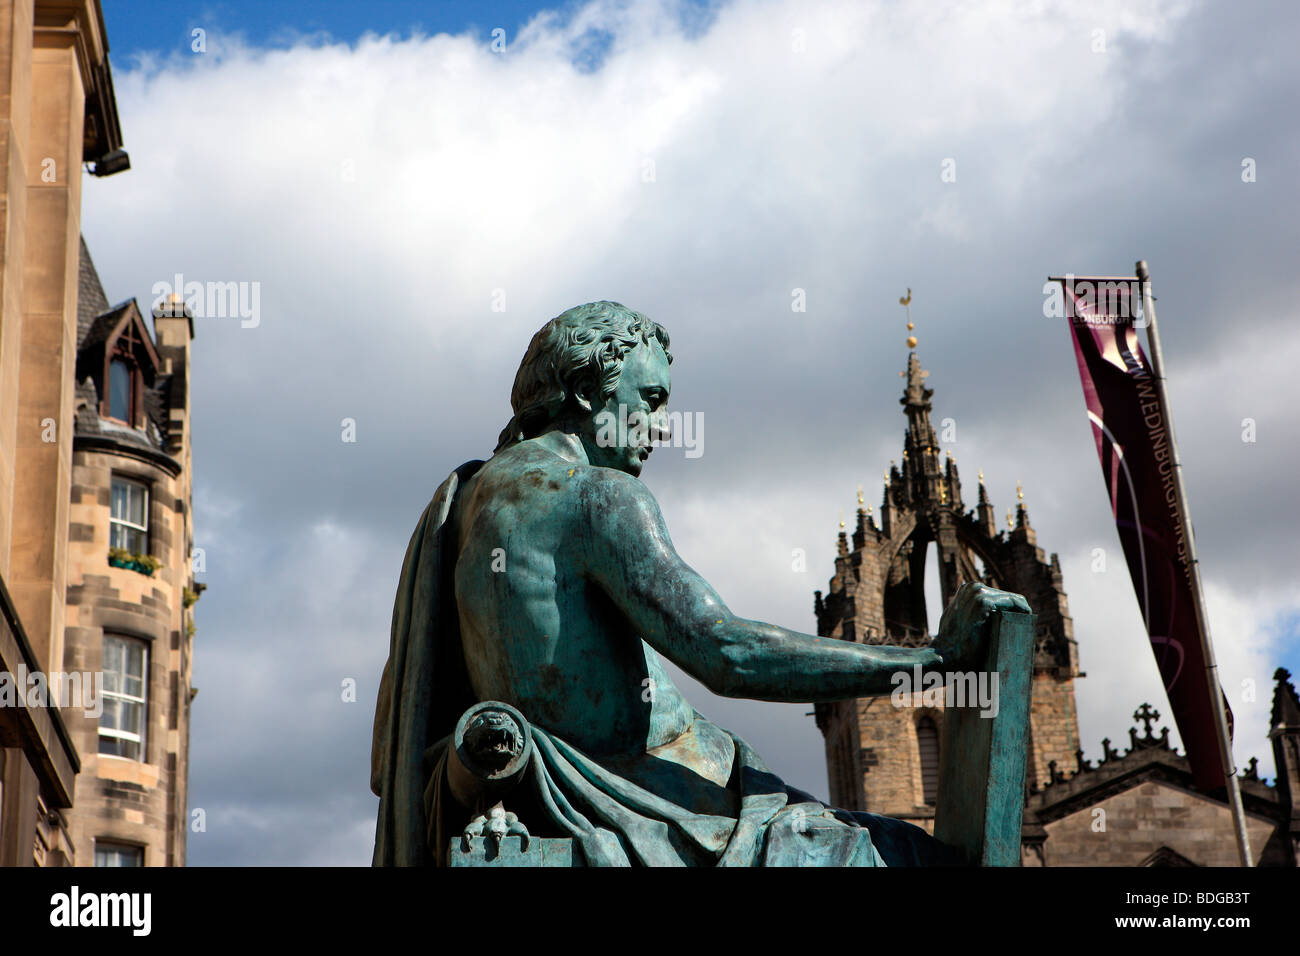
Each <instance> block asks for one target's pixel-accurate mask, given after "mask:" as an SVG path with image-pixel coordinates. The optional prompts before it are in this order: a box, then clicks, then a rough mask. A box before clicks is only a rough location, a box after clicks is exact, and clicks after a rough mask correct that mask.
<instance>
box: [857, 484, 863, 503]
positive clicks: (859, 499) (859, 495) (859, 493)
mask: <svg viewBox="0 0 1300 956" xmlns="http://www.w3.org/2000/svg"><path fill="white" fill-rule="evenodd" d="M858 507H859V508H861V507H862V486H861V485H858Z"/></svg>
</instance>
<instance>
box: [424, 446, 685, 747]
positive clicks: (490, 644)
mask: <svg viewBox="0 0 1300 956" xmlns="http://www.w3.org/2000/svg"><path fill="white" fill-rule="evenodd" d="M611 480H614V481H617V480H622V481H636V479H632V478H629V477H628V476H626V475H622V474H621V473H616V472H613V471H612V470H610V469H607V468H598V467H593V466H591V465H587V464H579V463H574V462H570V461H567V460H565V459H563V458H561V457H559V456H557V455H556V454H554V453H553V452H551V451H550V450H548V449H546V448H544V447H542V446H541V445H539V444H538V443H537V442H535V441H525V442H521V443H520V444H518V445H515V446H514V447H512V448H509V449H507V450H505V451H503V452H501V453H499V454H497V455H496V456H494V457H493V458H492V459H491V460H489V461H488V462H487V463H486V464H485V465H484V466H483V467H482V468H481V469H480V470H479V472H478V473H477V474H476V475H475V476H474V478H472V479H471V480H470V481H469V482H467V483H466V485H465V487H464V488H463V489H462V491H461V493H460V494H459V495H458V498H457V505H456V508H455V510H454V512H453V514H452V515H451V518H450V520H451V522H452V527H453V529H454V533H455V535H456V541H457V553H458V558H457V562H456V600H457V605H458V607H459V613H460V624H461V634H462V640H463V642H464V647H465V659H466V663H467V665H468V668H469V676H470V681H471V682H472V684H473V687H474V692H475V694H476V695H477V697H478V699H480V700H488V699H492V700H502V701H505V702H507V703H510V704H513V705H515V706H517V707H519V709H520V710H521V711H522V712H523V713H524V714H525V715H526V716H527V717H528V718H529V719H530V720H533V721H535V722H536V723H537V724H538V725H539V726H541V727H543V728H545V729H546V730H548V731H550V732H552V733H555V734H557V735H559V736H561V737H563V738H564V739H565V740H567V741H569V742H570V743H572V744H573V745H575V746H576V747H578V748H579V749H581V750H583V751H585V752H587V753H590V754H593V755H597V754H601V755H604V754H608V755H620V754H622V755H628V756H631V755H634V754H644V753H646V751H647V750H649V749H652V748H656V747H659V746H661V745H664V744H668V743H670V742H671V741H673V740H675V739H677V738H679V737H680V736H681V735H682V734H683V733H685V732H686V731H687V730H689V729H690V726H691V723H692V718H693V711H692V708H691V706H690V705H689V704H688V703H687V702H686V700H685V699H684V698H683V697H682V695H681V693H680V692H679V691H678V690H677V688H676V687H674V686H673V684H672V681H671V680H670V679H669V678H668V675H667V674H666V673H665V672H664V669H663V666H662V664H661V663H660V661H659V658H658V656H657V655H656V654H655V652H654V650H653V649H651V648H650V647H649V646H648V645H647V644H646V643H645V641H644V640H642V636H641V635H640V634H638V633H636V630H635V628H634V627H633V625H632V624H631V622H630V621H629V620H628V618H627V616H626V615H625V614H624V613H623V612H622V611H621V610H620V609H619V608H618V607H617V605H616V603H615V601H614V600H613V599H612V598H611V597H610V595H609V594H608V593H607V592H606V590H605V589H604V588H603V587H602V586H601V584H600V583H599V581H598V580H597V578H596V576H595V575H593V574H592V573H590V571H589V568H590V566H591V564H592V562H593V554H594V552H595V551H597V550H598V547H599V546H598V541H599V539H600V538H601V537H602V535H603V534H604V533H607V532H608V529H597V528H594V527H593V521H595V520H603V519H602V518H601V517H598V516H597V515H595V514H593V510H598V509H593V503H595V502H599V501H601V500H603V499H604V496H603V495H602V494H601V488H600V485H601V483H602V482H606V481H611ZM646 494H647V496H648V492H646ZM604 517H605V518H606V519H608V520H615V518H614V516H612V515H609V516H604Z"/></svg>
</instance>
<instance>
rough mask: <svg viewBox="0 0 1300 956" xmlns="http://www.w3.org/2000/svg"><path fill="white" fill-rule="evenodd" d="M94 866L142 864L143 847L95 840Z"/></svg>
mask: <svg viewBox="0 0 1300 956" xmlns="http://www.w3.org/2000/svg"><path fill="white" fill-rule="evenodd" d="M95 866H144V847H142V846H127V845H126V844H124V843H101V842H100V841H99V840H96V841H95Z"/></svg>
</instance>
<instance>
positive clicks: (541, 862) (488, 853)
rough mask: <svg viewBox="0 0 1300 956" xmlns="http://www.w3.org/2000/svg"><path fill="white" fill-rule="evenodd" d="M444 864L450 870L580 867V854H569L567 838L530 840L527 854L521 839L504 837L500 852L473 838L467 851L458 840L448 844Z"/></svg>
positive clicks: (489, 842)
mask: <svg viewBox="0 0 1300 956" xmlns="http://www.w3.org/2000/svg"><path fill="white" fill-rule="evenodd" d="M447 862H448V864H449V865H451V866H511V867H513V866H583V865H584V864H583V861H582V854H580V853H579V854H575V853H574V852H573V840H571V839H569V838H568V837H562V838H558V839H557V838H553V837H533V838H532V839H531V840H529V841H528V850H527V851H525V850H524V849H523V837H517V836H508V837H505V838H503V839H502V841H501V849H500V850H499V851H498V850H497V848H496V841H495V840H489V839H488V838H486V837H473V838H472V839H471V840H470V841H469V850H468V851H466V850H464V849H462V844H461V841H460V840H459V839H456V840H452V841H451V846H450V847H449V848H448V849H447Z"/></svg>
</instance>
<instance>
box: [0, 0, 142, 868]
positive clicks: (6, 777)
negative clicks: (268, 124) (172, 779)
mask: <svg viewBox="0 0 1300 956" xmlns="http://www.w3.org/2000/svg"><path fill="white" fill-rule="evenodd" d="M127 162H128V161H127V159H126V153H125V152H124V151H123V150H122V133H121V129H120V127H119V124H118V118H117V107H116V104H115V100H114V96H113V81H112V74H111V72H110V70H109V64H108V43H107V39H106V36H105V30H104V20H103V14H102V11H101V10H100V7H99V3H98V0H0V212H2V213H3V215H0V675H6V676H7V677H8V678H10V679H11V680H12V678H13V677H14V676H21V677H22V678H23V680H22V684H23V688H22V689H23V690H24V691H27V690H28V689H29V686H28V678H29V677H31V675H35V674H40V675H51V674H53V673H56V672H59V671H61V669H62V666H63V650H64V647H63V633H64V616H65V607H66V582H67V572H68V568H67V563H68V509H69V505H70V501H71V492H72V444H73V439H72V435H73V416H74V379H73V368H74V365H75V364H76V347H77V266H78V257H79V255H80V235H81V188H82V181H83V175H82V168H83V167H82V164H83V163H89V164H91V172H92V173H94V174H96V175H108V174H110V173H112V172H116V171H119V170H120V169H122V168H124V167H125V166H126V165H127ZM10 686H11V687H12V686H13V685H12V683H11V684H10ZM30 687H31V688H32V689H33V690H34V692H33V693H31V694H29V695H28V696H27V698H26V699H25V700H24V701H23V703H22V705H16V704H15V702H14V700H13V698H12V696H10V697H7V698H6V697H5V695H4V694H3V693H2V692H0V865H11V866H13V865H16V866H30V865H33V864H38V865H52V866H58V865H65V864H68V863H71V862H73V861H74V860H75V859H77V853H76V851H75V850H74V846H73V840H72V837H71V834H70V832H69V808H70V807H71V806H72V803H73V796H74V792H75V784H74V777H75V774H76V773H77V771H78V770H79V769H80V766H81V755H80V754H79V748H78V747H77V745H76V742H75V740H74V739H73V735H72V733H71V732H70V730H69V727H68V724H67V721H66V720H65V717H66V716H67V713H66V711H64V712H60V709H59V708H58V707H57V706H55V702H54V701H52V700H50V699H49V697H48V695H42V694H41V693H40V691H39V686H38V685H36V684H32V685H30ZM11 693H12V692H11ZM78 862H81V861H79V860H78Z"/></svg>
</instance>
